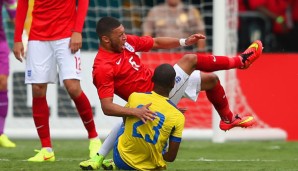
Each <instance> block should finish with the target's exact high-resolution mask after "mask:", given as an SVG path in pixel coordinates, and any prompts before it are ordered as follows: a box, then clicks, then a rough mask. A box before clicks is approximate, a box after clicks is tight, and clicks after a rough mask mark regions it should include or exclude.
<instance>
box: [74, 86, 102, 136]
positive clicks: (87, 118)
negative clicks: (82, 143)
mask: <svg viewBox="0 0 298 171" xmlns="http://www.w3.org/2000/svg"><path fill="white" fill-rule="evenodd" d="M73 101H74V103H75V105H76V107H77V110H78V112H79V114H80V117H81V119H82V121H83V124H84V126H85V128H86V130H87V132H88V138H89V139H90V138H95V137H97V132H96V128H95V123H94V120H93V114H92V108H91V105H90V102H89V100H88V98H87V97H86V95H85V93H84V92H82V93H81V94H80V95H79V96H78V97H76V98H75V99H73Z"/></svg>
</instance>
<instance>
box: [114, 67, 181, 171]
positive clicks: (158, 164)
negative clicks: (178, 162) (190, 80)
mask: <svg viewBox="0 0 298 171" xmlns="http://www.w3.org/2000/svg"><path fill="white" fill-rule="evenodd" d="M175 76H176V73H175V70H174V69H173V67H172V66H171V65H169V64H162V65H160V66H159V67H157V68H156V69H155V72H154V76H153V78H152V82H153V83H154V88H153V91H152V92H149V93H133V94H131V95H130V97H129V99H128V103H127V104H126V107H129V108H137V107H142V106H144V105H146V104H150V103H151V105H150V106H149V109H150V110H151V111H154V112H155V113H156V118H155V119H154V120H152V121H147V122H146V123H144V122H143V121H142V120H140V119H139V118H137V117H127V118H126V120H125V124H124V126H123V127H122V128H121V129H120V131H119V134H118V135H119V137H118V140H117V141H116V143H115V146H114V154H113V158H114V162H115V164H116V166H117V167H118V168H119V169H124V170H131V169H136V170H160V169H165V168H166V162H173V161H174V160H175V158H176V156H177V152H178V149H179V145H180V142H181V138H182V131H183V128H184V122H185V118H184V115H183V114H182V113H181V112H180V111H179V110H178V109H177V108H176V106H175V105H174V104H173V103H172V102H171V101H170V100H169V98H168V96H169V92H170V91H171V89H172V88H173V87H174V84H175ZM168 140H169V148H168V151H166V152H165V153H163V151H164V149H165V147H166V146H167V141H168Z"/></svg>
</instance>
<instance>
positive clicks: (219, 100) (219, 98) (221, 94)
mask: <svg viewBox="0 0 298 171" xmlns="http://www.w3.org/2000/svg"><path fill="white" fill-rule="evenodd" d="M206 95H207V98H208V99H209V101H210V102H211V103H212V104H213V106H214V108H215V109H216V111H217V112H218V114H219V116H220V117H221V120H223V121H225V122H227V121H228V122H232V119H233V113H232V112H231V110H230V107H229V102H228V99H227V97H226V94H225V91H224V89H223V87H222V86H221V84H220V81H219V80H218V82H217V84H216V86H215V87H214V88H213V89H211V90H207V91H206Z"/></svg>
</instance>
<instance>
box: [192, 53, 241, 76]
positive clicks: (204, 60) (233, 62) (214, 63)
mask: <svg viewBox="0 0 298 171" xmlns="http://www.w3.org/2000/svg"><path fill="white" fill-rule="evenodd" d="M197 57H198V60H197V66H196V69H197V70H200V71H205V72H213V71H218V70H228V69H232V68H240V67H241V66H242V65H243V64H242V62H241V58H240V57H239V56H236V57H227V56H214V55H202V54H198V55H197Z"/></svg>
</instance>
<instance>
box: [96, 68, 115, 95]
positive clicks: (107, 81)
mask: <svg viewBox="0 0 298 171" xmlns="http://www.w3.org/2000/svg"><path fill="white" fill-rule="evenodd" d="M93 84H94V85H95V87H96V89H97V93H98V96H99V98H100V99H103V98H107V97H113V96H114V78H113V71H112V70H111V69H109V67H108V66H103V67H101V68H100V69H99V70H97V71H96V72H94V73H93Z"/></svg>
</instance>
